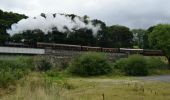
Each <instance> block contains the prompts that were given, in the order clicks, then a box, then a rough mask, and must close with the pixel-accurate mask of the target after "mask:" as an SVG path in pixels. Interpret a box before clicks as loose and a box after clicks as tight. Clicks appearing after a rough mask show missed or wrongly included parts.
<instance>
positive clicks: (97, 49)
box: [5, 42, 164, 56]
mask: <svg viewBox="0 0 170 100" xmlns="http://www.w3.org/2000/svg"><path fill="white" fill-rule="evenodd" d="M5 46H7V47H24V48H40V49H50V50H71V51H95V52H107V53H127V54H141V55H145V56H164V53H163V52H162V50H149V49H131V48H103V47H92V46H82V45H70V44H57V43H44V42H37V43H36V44H34V45H30V44H27V43H14V42H6V43H5Z"/></svg>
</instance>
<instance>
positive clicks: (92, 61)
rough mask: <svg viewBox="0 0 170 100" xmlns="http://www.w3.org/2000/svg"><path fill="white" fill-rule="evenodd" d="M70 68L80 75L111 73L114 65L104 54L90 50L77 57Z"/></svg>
mask: <svg viewBox="0 0 170 100" xmlns="http://www.w3.org/2000/svg"><path fill="white" fill-rule="evenodd" d="M69 70H70V72H71V73H73V74H76V75H80V76H95V75H103V74H108V73H110V72H111V71H112V67H111V65H110V63H109V62H108V61H107V59H106V57H105V56H104V54H100V53H94V52H88V53H85V54H82V55H81V56H80V57H77V58H75V59H74V60H73V61H72V64H71V66H70V68H69Z"/></svg>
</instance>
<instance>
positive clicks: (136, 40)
mask: <svg viewBox="0 0 170 100" xmlns="http://www.w3.org/2000/svg"><path fill="white" fill-rule="evenodd" d="M132 33H133V45H134V46H138V47H139V48H144V44H145V43H144V42H145V41H144V36H145V35H146V33H147V31H146V30H143V29H133V30H132Z"/></svg>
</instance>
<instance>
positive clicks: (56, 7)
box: [0, 0, 170, 28]
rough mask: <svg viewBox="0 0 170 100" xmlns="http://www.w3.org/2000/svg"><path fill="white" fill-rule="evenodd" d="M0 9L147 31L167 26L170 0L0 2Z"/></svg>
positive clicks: (18, 0) (28, 0)
mask: <svg viewBox="0 0 170 100" xmlns="http://www.w3.org/2000/svg"><path fill="white" fill-rule="evenodd" d="M0 9H2V10H5V11H13V12H17V13H23V14H26V15H28V16H37V15H39V14H40V13H69V14H70V13H73V14H77V15H79V16H83V15H88V16H89V17H90V18H92V19H100V20H102V21H104V22H105V23H106V24H107V25H108V26H109V25H114V24H119V25H125V26H128V27H130V28H148V27H149V26H152V25H155V24H158V23H170V0H0Z"/></svg>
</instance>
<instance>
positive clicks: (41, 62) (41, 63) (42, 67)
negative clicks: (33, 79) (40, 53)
mask: <svg viewBox="0 0 170 100" xmlns="http://www.w3.org/2000/svg"><path fill="white" fill-rule="evenodd" d="M34 62H35V68H36V70H38V71H47V70H50V69H51V67H52V64H51V63H50V62H49V61H47V59H45V58H38V59H36V61H34Z"/></svg>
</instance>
